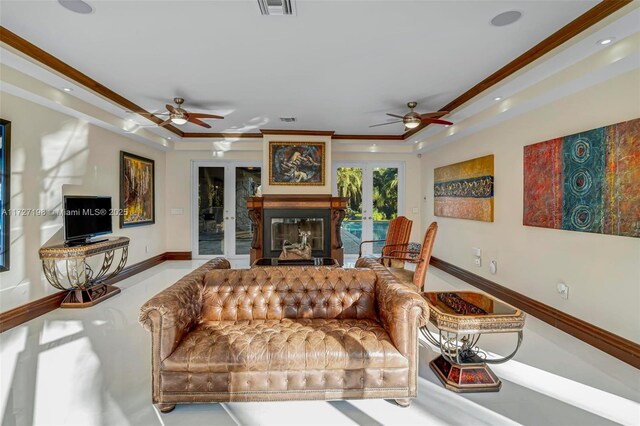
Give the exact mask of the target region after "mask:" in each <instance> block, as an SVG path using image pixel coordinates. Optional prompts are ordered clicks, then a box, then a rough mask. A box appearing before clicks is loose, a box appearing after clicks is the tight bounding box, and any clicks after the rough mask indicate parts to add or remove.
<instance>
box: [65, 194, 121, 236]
mask: <svg viewBox="0 0 640 426" xmlns="http://www.w3.org/2000/svg"><path fill="white" fill-rule="evenodd" d="M112 231H113V230H112V226H111V197H91V196H81V195H65V196H64V239H65V242H66V243H67V244H69V245H74V244H87V243H88V242H89V239H90V238H92V237H95V236H98V235H104V234H110V233H111V232H112ZM92 242H96V241H92Z"/></svg>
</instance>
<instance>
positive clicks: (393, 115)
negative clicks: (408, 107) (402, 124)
mask: <svg viewBox="0 0 640 426" xmlns="http://www.w3.org/2000/svg"><path fill="white" fill-rule="evenodd" d="M387 115H388V116H390V117H395V118H404V116H402V115H397V114H391V113H387Z"/></svg>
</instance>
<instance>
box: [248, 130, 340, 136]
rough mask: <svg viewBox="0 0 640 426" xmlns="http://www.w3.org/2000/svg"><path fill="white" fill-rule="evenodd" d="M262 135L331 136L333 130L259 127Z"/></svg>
mask: <svg viewBox="0 0 640 426" xmlns="http://www.w3.org/2000/svg"><path fill="white" fill-rule="evenodd" d="M260 133H262V134H263V135H295V136H333V134H334V133H335V132H334V131H333V130H288V129H287V130H279V129H260Z"/></svg>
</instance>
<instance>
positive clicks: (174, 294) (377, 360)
mask: <svg viewBox="0 0 640 426" xmlns="http://www.w3.org/2000/svg"><path fill="white" fill-rule="evenodd" d="M228 267H229V266H228V262H227V261H226V260H224V259H215V260H213V261H210V262H208V263H207V264H205V266H203V267H202V268H199V269H198V270H196V271H194V272H193V273H191V274H189V275H187V276H186V277H184V278H183V279H181V280H180V281H178V282H177V283H176V284H174V285H173V286H171V287H169V288H167V289H166V290H164V291H162V292H161V293H159V294H158V295H156V296H154V297H153V298H152V299H151V300H149V301H148V302H147V303H145V304H144V305H143V306H142V308H141V314H140V322H141V323H142V324H143V325H144V327H145V328H146V329H148V330H149V331H151V334H152V374H153V384H152V388H153V389H152V393H153V402H154V403H156V404H159V408H160V409H161V410H162V411H165V412H166V411H171V410H172V409H173V408H174V407H175V404H177V403H198V402H222V401H282V400H310V399H320V400H324V399H348V398H393V399H396V401H398V403H399V404H400V405H409V403H410V402H411V400H410V398H412V397H415V396H416V390H417V383H416V381H417V360H418V357H417V351H418V346H417V344H418V336H417V333H418V326H420V325H424V324H425V321H426V320H427V319H428V318H429V311H428V307H427V305H426V303H425V302H424V300H423V299H422V297H420V296H419V294H418V293H417V292H416V291H415V290H414V289H411V288H409V287H408V286H406V285H405V284H402V283H400V282H399V281H397V280H396V279H395V278H394V277H393V276H392V275H391V274H389V275H388V276H385V275H380V274H376V273H374V272H373V271H371V270H366V269H342V268H328V267H311V266H309V267H290V268H253V269H246V270H230V269H224V268H228ZM203 268H204V269H203ZM219 268H223V269H219ZM200 269H202V271H200Z"/></svg>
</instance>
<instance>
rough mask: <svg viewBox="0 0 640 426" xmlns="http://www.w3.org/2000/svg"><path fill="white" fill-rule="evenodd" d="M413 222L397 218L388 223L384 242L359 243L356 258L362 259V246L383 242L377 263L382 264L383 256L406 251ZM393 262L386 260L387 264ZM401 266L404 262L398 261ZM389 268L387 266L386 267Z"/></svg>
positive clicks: (400, 217)
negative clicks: (397, 251)
mask: <svg viewBox="0 0 640 426" xmlns="http://www.w3.org/2000/svg"><path fill="white" fill-rule="evenodd" d="M412 225H413V221H412V220H411V219H407V218H406V217H405V216H398V217H397V218H395V219H391V221H389V229H388V230H387V238H386V239H385V240H366V241H362V242H361V243H360V249H359V250H358V257H362V245H363V244H373V243H381V242H384V246H383V247H382V256H381V257H380V259H379V261H380V262H381V263H383V260H384V258H385V256H387V257H388V256H390V255H391V252H392V251H394V250H406V247H407V244H408V243H409V236H410V235H411V226H412ZM391 262H393V261H392V260H391V259H388V261H387V263H388V264H390V263H391ZM400 262H401V265H400V266H403V265H404V261H402V260H400ZM387 266H389V265H387Z"/></svg>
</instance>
